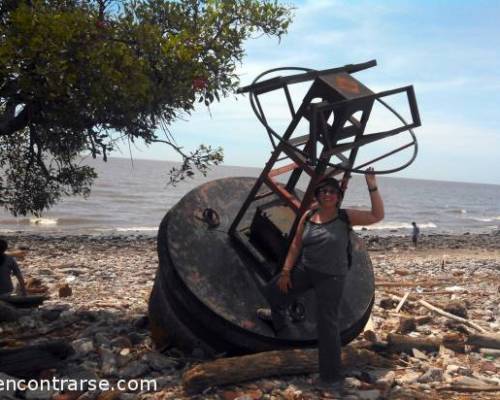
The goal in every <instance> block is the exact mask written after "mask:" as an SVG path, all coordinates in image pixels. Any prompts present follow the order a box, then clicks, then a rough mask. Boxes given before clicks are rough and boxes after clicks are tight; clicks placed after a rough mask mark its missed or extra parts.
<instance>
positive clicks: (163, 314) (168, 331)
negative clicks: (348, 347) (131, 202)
mask: <svg viewBox="0 0 500 400" xmlns="http://www.w3.org/2000/svg"><path fill="white" fill-rule="evenodd" d="M254 183H255V179H254V178H226V179H219V180H216V181H211V182H208V183H206V184H204V185H201V186H199V187H197V188H195V189H194V190H192V191H191V192H189V193H188V194H187V195H186V196H184V197H183V198H182V199H181V200H180V201H179V202H178V203H177V204H176V206H174V207H173V208H172V209H171V210H170V211H169V212H168V213H167V214H166V216H165V217H164V219H163V221H162V223H161V225H160V229H159V232H158V256H159V268H158V271H157V275H156V278H155V283H154V287H153V291H152V293H151V297H150V301H149V318H150V322H151V330H152V337H153V340H154V342H155V344H156V346H157V347H158V348H160V349H162V348H166V347H168V346H178V347H181V348H184V349H187V350H192V349H194V348H198V349H201V350H203V351H204V353H205V354H207V355H213V354H217V353H221V352H225V353H230V354H238V353H249V352H258V351H266V350H271V349H279V348H289V347H307V346H311V345H314V343H315V341H316V327H315V319H316V317H315V300H314V295H313V293H306V294H305V295H304V296H302V297H301V298H300V299H299V302H300V303H301V304H302V305H303V306H304V309H305V314H304V318H303V319H301V320H300V321H298V322H291V323H290V329H288V330H287V331H286V334H281V335H280V336H279V337H277V336H276V335H275V333H274V331H273V330H272V328H271V327H270V326H269V325H268V324H267V323H265V322H263V321H260V320H259V319H258V318H257V317H256V315H255V310H256V309H257V308H259V307H266V306H267V301H266V299H265V297H264V296H263V294H262V287H263V285H264V284H265V279H264V278H263V275H262V274H261V273H260V270H261V267H262V266H261V265H259V262H258V261H257V260H256V259H255V258H254V257H252V256H251V255H250V254H248V252H246V251H245V250H244V249H243V248H241V246H239V245H238V243H236V242H235V241H234V240H232V238H231V237H230V236H229V235H228V233H227V232H228V230H229V226H230V225H231V222H232V221H233V219H234V217H235V215H236V213H237V212H238V211H239V209H240V207H241V204H242V203H243V201H244V200H245V198H246V197H247V196H248V193H249V191H250V189H251V188H252V186H253V185H254ZM257 206H259V202H258V201H257V202H255V204H254V205H253V207H254V209H253V210H249V211H250V212H249V213H248V215H250V216H251V215H253V212H252V211H255V207H257ZM207 208H211V209H213V210H215V211H216V212H217V214H218V217H219V218H218V219H219V221H220V224H219V225H218V226H217V227H213V226H210V224H207V223H206V221H204V220H203V219H202V218H200V216H201V215H202V214H203V210H205V209H207ZM248 218H250V217H248ZM243 223H244V224H245V221H243ZM246 223H247V225H250V221H246ZM352 240H353V243H354V246H353V247H354V250H353V263H352V268H351V270H350V272H349V275H348V278H347V282H346V289H345V291H344V293H345V294H344V298H343V301H342V305H341V320H340V325H341V332H342V333H341V336H342V342H343V343H344V344H346V343H348V342H350V341H351V340H353V339H354V338H355V337H356V336H358V335H359V333H360V332H361V331H362V330H363V327H364V325H365V324H366V322H367V320H368V318H369V315H370V313H371V308H372V305H373V299H374V291H375V286H374V275H373V268H372V265H371V261H370V259H369V257H368V254H367V252H366V250H365V249H364V246H363V243H362V241H361V239H360V238H359V237H357V235H355V234H353V237H352Z"/></svg>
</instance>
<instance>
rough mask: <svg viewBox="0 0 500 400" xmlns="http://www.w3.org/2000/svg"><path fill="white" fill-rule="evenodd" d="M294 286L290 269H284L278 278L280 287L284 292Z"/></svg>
mask: <svg viewBox="0 0 500 400" xmlns="http://www.w3.org/2000/svg"><path fill="white" fill-rule="evenodd" d="M291 287H292V280H291V279H290V271H282V272H281V276H280V278H279V279H278V289H279V290H280V291H281V292H282V293H287V292H288V289H290V288H291Z"/></svg>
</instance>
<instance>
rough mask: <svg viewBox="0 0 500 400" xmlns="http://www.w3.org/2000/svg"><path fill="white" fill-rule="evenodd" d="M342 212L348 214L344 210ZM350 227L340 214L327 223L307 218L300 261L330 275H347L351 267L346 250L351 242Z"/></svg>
mask: <svg viewBox="0 0 500 400" xmlns="http://www.w3.org/2000/svg"><path fill="white" fill-rule="evenodd" d="M342 212H343V214H344V215H346V213H345V212H344V211H342ZM339 213H340V210H339ZM349 228H350V227H349V223H348V222H346V221H345V220H343V218H339V216H338V215H337V217H335V218H334V219H333V220H331V221H328V222H325V223H316V222H313V221H311V220H310V219H307V220H306V222H305V224H304V233H303V235H302V252H301V255H300V258H299V263H300V264H301V265H303V266H304V267H307V268H311V269H314V270H315V271H319V272H323V273H325V274H328V275H340V276H344V275H346V274H347V272H348V269H349V262H348V256H347V254H348V253H347V251H346V249H347V247H348V244H349V231H350V229H349Z"/></svg>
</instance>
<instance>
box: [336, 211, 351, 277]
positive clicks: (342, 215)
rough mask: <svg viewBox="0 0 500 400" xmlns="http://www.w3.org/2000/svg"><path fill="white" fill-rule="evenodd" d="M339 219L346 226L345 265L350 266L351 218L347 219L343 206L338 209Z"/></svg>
mask: <svg viewBox="0 0 500 400" xmlns="http://www.w3.org/2000/svg"><path fill="white" fill-rule="evenodd" d="M339 219H340V220H341V221H343V222H344V223H345V225H346V227H347V249H346V251H347V266H348V267H349V268H351V266H352V242H351V232H352V225H351V220H350V219H349V214H347V211H346V210H345V209H343V208H341V209H339Z"/></svg>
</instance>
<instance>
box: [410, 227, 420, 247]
mask: <svg viewBox="0 0 500 400" xmlns="http://www.w3.org/2000/svg"><path fill="white" fill-rule="evenodd" d="M411 224H412V225H413V232H412V234H411V241H412V242H413V246H415V248H417V245H418V237H419V236H420V229H419V228H418V226H417V224H416V222H412V223H411Z"/></svg>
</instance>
